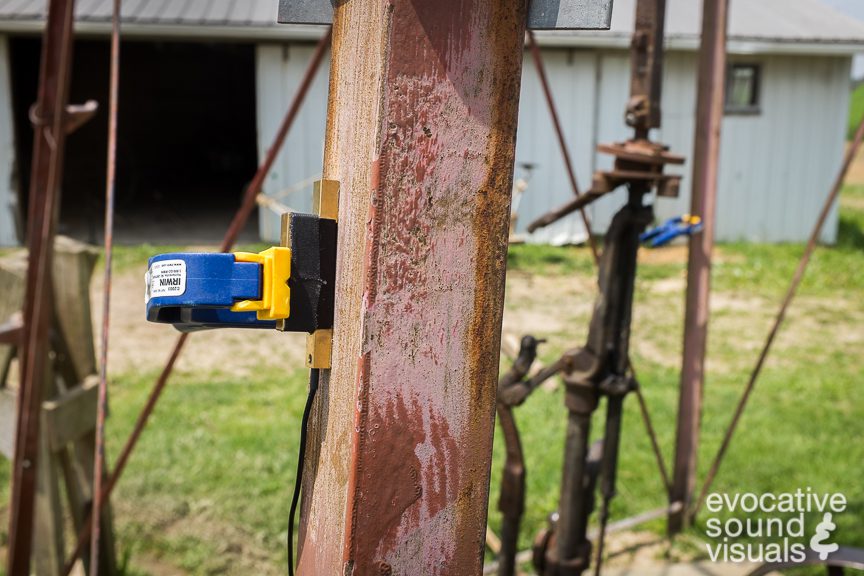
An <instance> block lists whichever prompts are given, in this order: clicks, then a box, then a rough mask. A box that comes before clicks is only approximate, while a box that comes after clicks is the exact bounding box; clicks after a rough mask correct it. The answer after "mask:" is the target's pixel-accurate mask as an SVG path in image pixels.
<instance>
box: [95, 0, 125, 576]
mask: <svg viewBox="0 0 864 576" xmlns="http://www.w3.org/2000/svg"><path fill="white" fill-rule="evenodd" d="M121 2H122V0H114V10H113V14H112V16H111V62H110V71H109V83H110V84H109V94H108V159H107V167H106V175H105V273H104V274H105V280H104V283H103V284H104V286H103V295H102V337H101V347H100V350H99V398H98V401H97V405H96V442H95V454H94V458H93V508H92V513H91V516H92V520H91V523H90V526H91V527H90V530H91V536H90V576H99V560H100V556H101V553H100V550H99V544H100V541H101V537H102V503H103V496H102V493H103V485H102V484H103V479H104V477H105V416H106V413H107V411H108V343H109V341H110V329H111V280H112V279H111V272H112V266H113V261H114V258H113V255H114V193H115V183H116V178H115V177H116V172H117V107H118V97H119V92H120V8H121ZM104 500H105V501H106V502H107V501H108V499H107V498H105V499H104Z"/></svg>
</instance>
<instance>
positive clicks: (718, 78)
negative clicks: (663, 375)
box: [668, 0, 729, 534]
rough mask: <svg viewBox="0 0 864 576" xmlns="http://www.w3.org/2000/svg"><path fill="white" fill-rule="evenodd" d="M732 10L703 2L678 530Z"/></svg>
mask: <svg viewBox="0 0 864 576" xmlns="http://www.w3.org/2000/svg"><path fill="white" fill-rule="evenodd" d="M728 11H729V0H705V1H704V3H703V8H702V48H701V52H700V62H699V80H698V91H697V104H696V135H695V139H694V145H693V188H692V194H691V201H690V213H691V214H695V215H697V216H700V217H701V218H702V222H703V226H704V227H703V229H702V232H701V233H700V234H695V235H693V236H691V237H690V255H689V258H688V261H687V296H686V308H685V313H684V351H683V355H682V364H681V386H680V392H679V401H678V428H677V434H676V442H675V463H674V466H673V472H672V474H673V477H672V487H671V489H670V491H669V502H670V510H671V509H672V507H671V504H675V503H681V504H683V505H682V506H679V507H677V508H675V509H674V511H673V512H670V514H669V522H668V531H669V533H670V534H676V533H678V532H680V531H681V530H682V529H683V528H684V527H685V526H686V525H687V524H688V522H689V517H688V514H689V510H690V503H691V499H692V498H693V491H694V490H695V488H696V457H697V453H698V449H699V426H700V420H701V415H702V389H703V386H704V382H705V351H706V347H707V342H708V315H709V307H708V305H709V295H710V291H711V255H712V253H713V251H714V220H715V218H714V212H715V207H716V205H717V176H718V166H719V163H720V127H721V125H722V123H723V104H724V89H725V85H726V84H725V78H726V29H727V24H728Z"/></svg>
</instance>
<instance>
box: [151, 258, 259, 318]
mask: <svg viewBox="0 0 864 576" xmlns="http://www.w3.org/2000/svg"><path fill="white" fill-rule="evenodd" d="M262 268H263V267H262V265H261V264H259V263H256V262H243V261H238V260H237V259H235V257H234V254H210V253H173V254H160V255H158V256H153V257H152V258H150V260H149V262H148V266H147V274H146V276H145V283H146V288H145V290H146V293H145V301H146V306H147V320H149V321H150V322H161V323H166V324H174V326H175V327H176V328H177V329H178V330H180V331H181V332H192V331H195V330H202V329H207V328H222V327H235V328H269V329H273V328H275V327H276V321H275V320H259V319H258V314H257V313H256V312H254V311H252V312H234V311H232V310H231V307H232V306H234V305H235V304H237V303H238V302H241V301H245V300H259V299H261V298H262V292H263V284H264V279H263V271H262Z"/></svg>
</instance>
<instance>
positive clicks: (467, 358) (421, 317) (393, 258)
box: [299, 0, 527, 576]
mask: <svg viewBox="0 0 864 576" xmlns="http://www.w3.org/2000/svg"><path fill="white" fill-rule="evenodd" d="M526 4H527V3H526V2H524V0H497V1H495V2H490V1H488V0H441V1H440V2H434V3H430V2H416V1H412V0H395V1H392V2H380V1H379V0H352V1H351V2H339V3H337V4H336V8H335V18H334V37H333V38H334V40H333V64H332V69H331V94H330V105H329V112H330V115H329V119H328V126H327V144H326V147H325V159H324V177H325V178H327V179H332V180H338V181H339V182H340V183H341V190H342V194H341V198H340V206H339V252H338V254H339V257H338V258H339V259H338V263H337V280H336V281H337V286H336V289H337V291H338V292H339V295H340V297H339V299H338V301H337V303H336V317H335V326H334V341H333V367H332V370H324V371H322V383H321V393H319V395H318V399H317V400H316V408H315V410H314V411H313V417H312V420H311V422H310V438H309V443H310V444H309V453H308V455H307V459H306V469H305V472H304V477H303V478H304V482H303V494H304V498H303V504H302V507H301V513H302V515H301V518H302V521H301V534H300V565H299V566H300V567H299V573H300V574H347V573H353V574H375V575H382V576H384V575H390V574H433V573H434V574H439V575H443V576H446V575H449V574H452V575H459V576H471V575H475V574H480V573H481V570H482V558H483V547H484V540H485V538H484V536H485V526H486V513H487V504H488V490H489V474H490V463H491V448H492V433H493V423H494V415H495V395H496V392H495V390H496V378H497V374H498V358H499V344H500V328H501V315H502V309H503V296H504V294H503V289H504V272H505V261H506V249H507V230H508V223H509V205H510V190H511V185H512V178H513V162H514V153H515V142H516V140H515V138H516V121H517V111H518V110H517V109H518V98H519V87H520V75H521V66H522V53H523V42H524V34H525V19H526Z"/></svg>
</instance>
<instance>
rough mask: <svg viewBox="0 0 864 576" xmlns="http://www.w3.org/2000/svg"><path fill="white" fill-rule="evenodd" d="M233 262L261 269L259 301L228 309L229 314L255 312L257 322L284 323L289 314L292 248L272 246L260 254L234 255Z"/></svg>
mask: <svg viewBox="0 0 864 576" xmlns="http://www.w3.org/2000/svg"><path fill="white" fill-rule="evenodd" d="M234 260H235V261H236V262H254V263H256V264H260V265H261V275H262V280H263V281H262V289H261V299H260V300H242V301H240V302H237V303H236V304H234V305H233V306H231V311H232V312H253V311H254V312H256V313H257V314H256V316H257V317H258V320H283V319H285V318H288V317H289V316H290V314H291V307H290V301H291V288H290V287H289V286H288V279H289V278H290V277H291V248H285V247H281V246H274V247H273V248H268V249H267V250H264V251H263V252H260V253H258V254H254V253H252V252H235V253H234Z"/></svg>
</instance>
